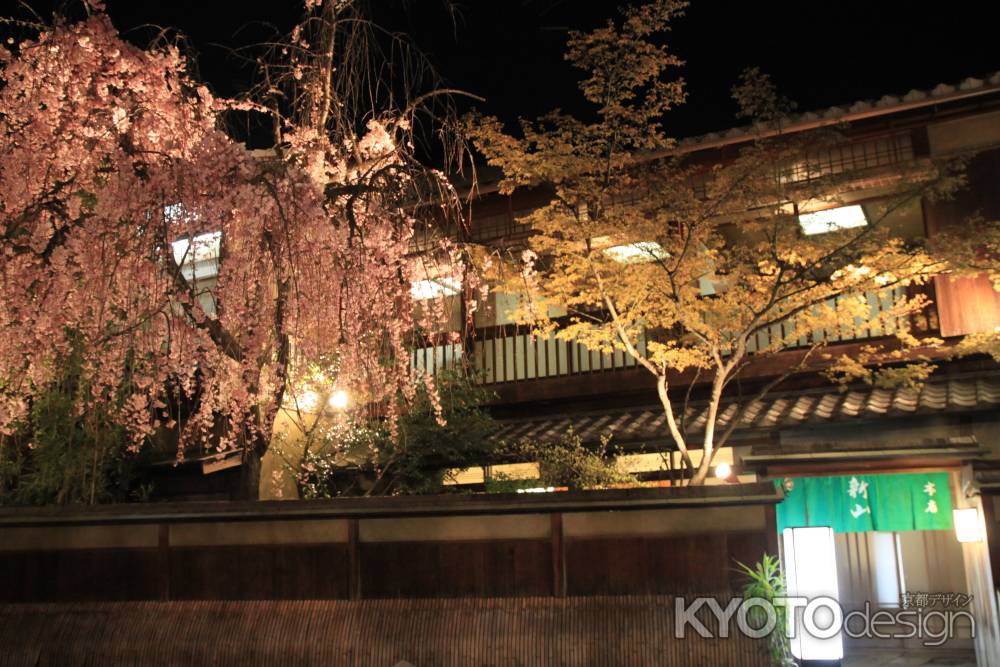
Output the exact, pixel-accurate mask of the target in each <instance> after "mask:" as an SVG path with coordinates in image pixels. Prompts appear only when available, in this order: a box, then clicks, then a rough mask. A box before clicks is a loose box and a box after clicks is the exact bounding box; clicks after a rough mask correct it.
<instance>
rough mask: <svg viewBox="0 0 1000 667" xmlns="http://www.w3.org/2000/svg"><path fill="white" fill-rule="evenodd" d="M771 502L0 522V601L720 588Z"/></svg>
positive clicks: (746, 552) (735, 581)
mask: <svg viewBox="0 0 1000 667" xmlns="http://www.w3.org/2000/svg"><path fill="white" fill-rule="evenodd" d="M769 516H773V506H770V505H747V506H735V507H726V508H718V507H715V508H713V507H705V508H690V507H689V508H677V509H638V510H634V511H596V512H536V513H527V514H494V515H486V516H432V517H399V518H392V517H390V518H371V519H365V518H362V519H354V518H327V519H288V518H282V519H275V520H273V521H267V520H254V521H247V520H212V521H193V520H178V521H172V522H168V521H163V522H160V523H135V524H110V525H62V526H49V527H33V526H18V527H2V526H0V602H70V601H112V600H133V601H135V600H295V599H362V598H429V597H445V598H454V597H493V598H496V597H524V596H556V597H562V596H592V595H606V594H613V595H628V594H686V593H695V592H704V593H724V592H728V591H732V590H735V589H737V588H738V587H739V585H740V582H739V577H738V575H736V574H735V573H734V570H733V568H734V567H735V561H736V560H739V561H742V562H747V563H752V562H755V561H757V560H759V558H760V557H761V555H762V554H763V553H764V552H765V551H772V552H773V548H771V547H769V544H773V539H774V538H773V535H772V531H773V528H772V529H770V530H769V529H768V525H769V524H770V525H772V526H773V520H769V518H768V517H769Z"/></svg>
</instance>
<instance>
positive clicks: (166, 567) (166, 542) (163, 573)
mask: <svg viewBox="0 0 1000 667" xmlns="http://www.w3.org/2000/svg"><path fill="white" fill-rule="evenodd" d="M158 528H159V531H158V535H157V544H156V551H157V561H158V563H159V568H158V569H159V571H160V585H159V588H160V599H161V600H169V599H170V524H167V523H161V524H160V525H159V526H158Z"/></svg>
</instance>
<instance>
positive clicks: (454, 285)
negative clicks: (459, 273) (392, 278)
mask: <svg viewBox="0 0 1000 667" xmlns="http://www.w3.org/2000/svg"><path fill="white" fill-rule="evenodd" d="M461 289H462V279H461V278H456V277H447V278H435V279H433V280H414V281H413V282H412V283H410V296H411V297H413V299H414V300H415V301H423V300H425V299H437V298H440V297H443V296H454V295H455V294H458V293H459V292H460V291H461Z"/></svg>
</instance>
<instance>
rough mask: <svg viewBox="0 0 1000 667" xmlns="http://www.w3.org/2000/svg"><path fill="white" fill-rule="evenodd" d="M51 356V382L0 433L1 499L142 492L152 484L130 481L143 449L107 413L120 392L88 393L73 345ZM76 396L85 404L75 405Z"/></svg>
mask: <svg viewBox="0 0 1000 667" xmlns="http://www.w3.org/2000/svg"><path fill="white" fill-rule="evenodd" d="M58 363H59V366H60V368H61V372H62V374H61V376H60V378H59V379H58V381H56V382H52V383H50V384H48V385H46V386H44V387H42V388H40V389H38V390H36V391H35V393H34V395H33V397H32V400H31V402H30V407H29V409H28V411H27V415H26V417H25V418H24V419H22V420H21V421H20V422H19V423H18V425H17V428H16V429H14V432H13V433H11V434H9V435H4V436H0V505H49V504H60V505H62V504H95V503H106V502H122V501H129V500H140V501H141V500H145V499H147V498H148V496H149V494H150V491H151V488H150V487H149V486H148V485H146V486H143V485H141V484H138V483H137V480H138V468H139V466H140V464H141V462H142V460H143V455H141V454H138V453H136V452H135V451H132V450H131V449H130V444H131V441H130V438H129V437H128V434H127V432H126V430H125V429H124V428H123V427H122V426H120V425H118V424H116V423H115V420H114V418H113V417H112V416H111V414H110V413H109V410H111V409H114V407H115V406H116V405H120V402H121V396H110V397H106V398H107V401H106V402H105V401H97V402H94V401H90V400H87V399H88V398H89V397H88V396H87V393H88V391H89V389H90V388H89V387H88V385H87V384H86V382H85V381H84V380H83V379H82V377H83V376H82V360H81V356H80V354H79V352H78V349H76V348H74V349H73V350H71V351H70V352H69V353H68V354H65V355H64V356H62V357H60V358H59V360H58ZM127 383H128V381H127V378H125V379H123V385H126V384H127ZM82 401H86V402H88V403H91V404H92V407H91V408H90V409H88V410H85V411H81V410H79V409H78V407H77V406H78V405H79V403H80V402H82Z"/></svg>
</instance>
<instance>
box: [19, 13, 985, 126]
mask: <svg viewBox="0 0 1000 667" xmlns="http://www.w3.org/2000/svg"><path fill="white" fill-rule="evenodd" d="M4 1H5V2H10V3H11V4H14V3H13V2H12V0H4ZM32 4H33V6H35V7H37V8H40V9H46V3H45V2H34V3H32ZM455 4H456V9H457V12H458V18H457V25H455V26H453V24H452V21H451V17H450V15H449V12H448V11H447V9H446V2H445V1H444V0H409V1H408V2H404V1H402V0H371V5H372V7H374V8H375V9H374V11H375V13H376V19H377V20H378V21H379V22H380V23H382V24H384V25H386V26H387V27H389V28H390V29H393V30H399V31H403V32H406V33H408V34H410V35H411V36H412V37H413V39H414V40H415V41H416V43H417V44H418V45H419V46H420V47H421V48H422V49H423V50H424V51H425V52H426V53H427V54H428V55H429V56H430V58H431V59H432V60H433V62H434V63H435V65H436V66H437V68H438V70H439V73H440V74H441V76H442V77H443V78H444V79H445V81H446V83H447V84H449V85H451V86H454V87H458V88H461V89H463V90H467V91H469V92H471V93H475V94H477V95H479V96H482V97H485V98H486V102H484V103H477V106H478V107H479V108H480V109H482V110H484V111H486V112H489V113H493V114H496V115H499V116H500V117H501V118H503V119H505V120H507V121H513V120H514V119H516V118H517V117H518V116H525V117H535V116H538V115H540V114H542V113H544V112H546V111H548V110H551V109H552V108H554V107H560V108H563V109H567V110H571V111H577V112H581V111H585V109H584V108H582V107H581V103H580V101H579V95H578V94H577V91H576V77H577V74H576V72H575V71H574V70H573V69H572V68H571V67H570V66H569V65H568V64H567V63H565V62H564V61H563V59H562V54H563V49H564V45H565V39H566V30H567V29H568V28H575V29H586V28H588V27H593V26H595V25H597V24H599V23H601V22H602V21H603V20H604V19H605V18H607V17H608V16H611V15H613V14H614V10H615V7H616V6H617V4H618V3H617V2H598V1H596V0H591V1H589V2H588V1H585V0H458V1H457V2H456V3H455ZM989 4H990V3H987V2H981V1H975V0H969V1H952V2H945V3H935V4H932V5H925V4H921V3H916V2H896V1H888V0H861V1H859V0H839V1H837V2H829V1H827V2H824V1H822V0H811V1H810V0H803V1H800V2H766V1H765V2H718V1H712V2H709V1H706V0H701V1H699V0H695V1H694V2H693V3H692V6H691V7H690V8H689V10H688V13H687V16H686V17H685V18H683V19H681V20H680V21H678V22H677V23H676V25H675V28H674V32H673V34H672V36H671V38H670V43H671V46H672V50H673V51H674V52H675V53H676V54H677V55H678V56H680V57H681V58H682V59H684V60H685V61H686V65H685V67H684V69H683V75H684V76H685V78H686V80H687V82H688V92H689V99H688V103H687V104H686V105H684V107H682V108H680V109H678V110H676V111H675V112H672V113H671V115H670V117H669V118H668V119H667V126H668V129H669V132H670V133H671V134H672V135H674V136H677V137H684V136H690V135H696V134H701V133H704V132H708V131H712V130H719V129H725V128H727V127H730V126H732V125H734V124H736V122H735V121H734V119H733V113H734V111H735V108H734V104H733V103H732V101H731V100H730V97H729V89H730V87H731V85H732V84H733V82H734V81H735V79H736V77H737V75H738V73H739V72H740V71H741V70H742V69H743V68H744V67H746V66H749V65H758V66H760V67H761V68H762V69H763V70H764V71H765V72H768V73H769V74H771V75H772V77H773V78H774V79H775V81H776V83H777V85H778V87H779V90H780V92H782V93H783V94H785V95H787V96H788V97H791V98H792V99H793V100H795V101H796V102H797V103H798V107H799V110H800V111H808V110H811V109H819V108H824V107H828V106H831V105H835V104H843V103H850V102H854V101H856V100H859V99H868V98H878V97H881V96H882V95H884V94H902V93H906V92H907V91H908V90H910V89H911V88H931V87H933V86H934V85H936V84H938V83H940V82H946V83H957V82H959V81H961V80H962V79H964V78H966V77H968V76H982V75H984V74H987V73H991V72H993V71H996V70H1000V48H998V47H997V42H996V36H995V31H996V27H995V26H996V24H995V23H994V22H993V21H992V20H991V19H990V18H988V17H987V13H988V10H987V9H986V8H987V7H988V6H989ZM107 5H108V10H109V14H110V15H111V17H112V19H113V21H114V22H115V24H116V25H117V26H118V28H119V29H120V30H122V31H123V32H124V33H125V34H126V36H127V37H128V38H129V39H132V40H133V41H136V42H139V43H142V42H143V41H144V40H148V39H149V36H150V35H151V34H153V31H152V29H150V28H148V27H146V28H143V27H141V26H143V25H144V24H155V25H159V26H172V27H175V28H178V29H179V30H180V31H181V32H182V33H184V34H185V35H187V36H188V38H189V39H190V43H191V45H192V46H193V47H194V48H195V50H196V51H197V53H198V64H199V68H200V72H201V75H202V77H203V78H205V79H206V80H207V81H208V82H209V83H210V85H211V86H212V88H213V89H215V90H216V91H217V92H219V93H221V94H227V95H229V94H233V93H236V92H238V91H239V90H240V89H241V88H243V87H245V86H246V84H247V83H248V81H249V72H248V71H247V70H246V69H245V68H242V67H241V65H240V64H239V62H238V61H237V59H235V58H233V57H232V56H231V55H229V54H228V52H227V50H226V48H225V47H232V46H240V45H246V44H248V43H252V42H255V41H259V40H260V39H262V38H263V37H264V36H266V34H267V32H266V30H265V29H264V27H263V24H265V23H266V24H273V25H274V26H276V28H277V29H279V30H280V31H282V32H285V31H287V30H288V29H290V28H291V26H292V25H293V24H294V22H295V20H296V18H297V17H298V16H299V12H300V10H299V6H300V5H299V3H297V2H291V1H286V2H282V1H281V0H239V1H232V0H172V1H170V2H166V1H165V2H140V1H137V0H108V2H107Z"/></svg>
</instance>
